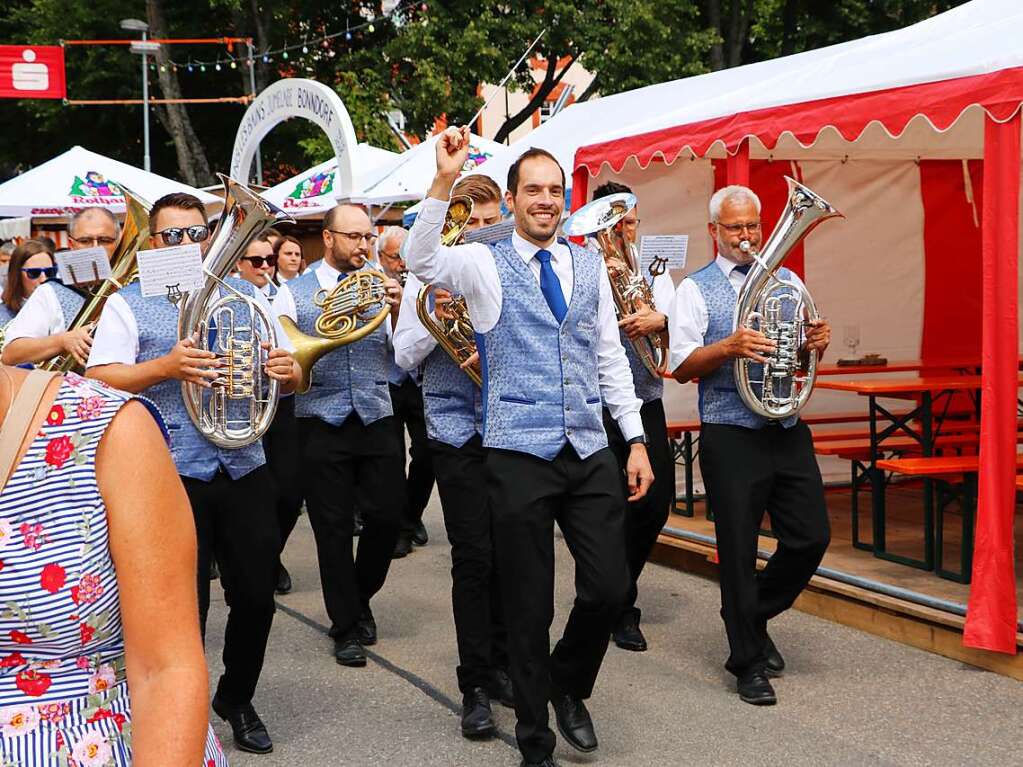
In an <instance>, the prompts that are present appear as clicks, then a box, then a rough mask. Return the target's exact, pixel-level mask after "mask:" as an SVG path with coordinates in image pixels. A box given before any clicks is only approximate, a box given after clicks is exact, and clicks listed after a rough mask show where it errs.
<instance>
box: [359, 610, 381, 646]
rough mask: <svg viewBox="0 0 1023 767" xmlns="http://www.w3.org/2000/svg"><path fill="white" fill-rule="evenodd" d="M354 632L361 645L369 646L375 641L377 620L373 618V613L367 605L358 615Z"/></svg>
mask: <svg viewBox="0 0 1023 767" xmlns="http://www.w3.org/2000/svg"><path fill="white" fill-rule="evenodd" d="M355 632H356V633H357V634H358V636H359V643H360V644H362V646H363V647H371V646H372V645H375V644H376V643H377V622H376V621H375V620H373V613H372V612H370V609H369V608H368V607H367V608H366V609H365V610H363V611H362V615H360V616H359V620H358V621H357V622H356V624H355Z"/></svg>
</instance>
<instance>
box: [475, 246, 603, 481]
mask: <svg viewBox="0 0 1023 767" xmlns="http://www.w3.org/2000/svg"><path fill="white" fill-rule="evenodd" d="M566 244H567V245H568V248H569V250H570V251H571V254H572V268H573V270H574V273H573V274H574V276H573V288H572V301H571V303H569V305H568V313H567V314H566V315H565V319H564V321H563V322H562V324H561V326H560V327H559V326H558V323H557V320H555V319H554V315H553V314H552V313H551V309H550V307H549V306H548V305H547V300H546V299H545V298H544V296H543V293H541V292H540V283H539V281H538V280H537V278H536V277H535V276H534V274H533V272H532V271H531V270H530V268H529V266H528V265H527V264H526V263H525V262H524V261H523V260H522V258H521V257H520V256H519V254H518V253H516V252H515V248H514V246H513V245H512V242H511V239H510V238H509V239H507V240H503V241H501V242H498V243H495V244H493V245H491V246H490V250H491V252H492V253H493V256H494V262H495V264H496V265H497V273H498V277H499V279H500V280H501V292H502V295H503V298H502V305H501V316H500V317H499V318H498V320H497V324H496V325H495V326H494V327H493V328H491V329H490V330H489V331H487V332H486V333H482V334H481V333H477V335H476V340H477V346H478V347H479V350H480V365H481V369H482V371H483V444H484V446H485V447H495V448H501V449H504V450H517V451H519V452H523V453H530V454H532V455H535V456H538V457H540V458H544V459H546V460H548V461H549V460H553V459H554V458H555V457H556V456H557V455H558V453H559V452H560V451H561V449H562V448H563V447H564V445H565V443H566V441H567V442H568V443H570V444H571V445H572V447H573V448H574V449H575V452H576V454H577V455H578V456H579V457H580V458H587V457H589V456H590V455H592V454H593V453H595V452H596V451H598V450H600V449H601V448H603V447H606V446H607V435H606V434H605V433H604V424H603V422H602V420H601V402H600V386H599V383H598V373H597V335H598V328H597V307H598V303H599V287H598V286H599V276H600V270H601V269H603V268H604V265H603V264H602V263H601V262H600V261H599V260H598V259H595V258H593V257H592V256H590V255H589V254H587V253H586V252H585V251H584V250H583V249H582V248H579V247H577V246H576V245H574V244H572V243H566Z"/></svg>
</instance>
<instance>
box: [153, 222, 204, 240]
mask: <svg viewBox="0 0 1023 767" xmlns="http://www.w3.org/2000/svg"><path fill="white" fill-rule="evenodd" d="M186 232H187V233H188V238H189V239H190V240H191V241H192V242H203V241H204V240H205V239H206V238H207V237H209V236H210V228H209V227H208V226H206V224H196V225H195V226H171V227H168V228H167V229H164V230H162V231H159V232H153V234H158V235H160V236H161V237H163V241H164V242H166V243H167V244H168V245H180V244H181V242H182V241H183V240H184V239H185V233H186Z"/></svg>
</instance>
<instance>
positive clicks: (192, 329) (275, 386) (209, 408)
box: [178, 175, 293, 448]
mask: <svg viewBox="0 0 1023 767" xmlns="http://www.w3.org/2000/svg"><path fill="white" fill-rule="evenodd" d="M220 180H221V181H222V182H223V184H224V192H225V194H224V200H225V203H224V213H223V215H221V217H220V222H219V223H218V224H217V228H216V230H215V231H214V232H213V235H212V237H211V239H210V246H209V248H208V249H207V250H206V256H205V258H204V259H203V271H204V272H205V274H206V282H205V284H204V285H203V287H202V288H201V289H200V290H196V291H193V292H190V293H186V294H185V295H184V296H183V299H182V302H181V304H180V314H179V315H178V338H179V339H184V338H188V337H191V336H194V337H195V338H196V343H195V345H196V348H199V349H203V350H206V351H212V352H214V353H215V354H216V355H217V357H218V358H219V359H220V362H221V365H222V368H221V369H222V370H223V373H222V375H221V377H220V378H219V379H218V380H216V381H214V382H213V386H212V387H210V388H207V387H204V386H200V385H197V384H193V383H189V382H187V381H182V383H181V395H182V397H183V398H184V400H185V409H186V410H187V411H188V416H189V418H191V419H192V423H194V424H195V427H196V428H197V429H198V430H199V432H200V433H201V434H202V435H203V436H204V437H206V439H208V440H209V441H210V442H212V443H213V444H215V445H217V446H218V447H224V448H239V447H244V446H245V445H248V444H251V443H252V442H255V441H256V440H257V439H259V438H260V437H262V436H263V433H264V432H265V431H266V430H267V429H268V428H269V427H270V422H271V421H273V417H274V413H275V412H276V411H277V399H278V395H279V391H280V384H279V382H278V381H276V380H274V379H272V378H270V377H269V376H265V375H264V368H265V367H266V361H267V351H266V350H265V349H264V348H263V344H264V343H268V344H269V346H270V348H271V349H273V348H275V347H276V346H277V334H276V332H275V330H274V320H273V317H272V316H270V315H269V314H268V313H267V312H266V310H265V309H263V307H262V306H260V305H259V304H258V303H256V302H255V301H253V300H252V299H251V298H249V297H248V296H246V295H245V294H244V293H241V292H240V291H238V290H235V289H234V288H233V287H231V285H229V284H228V283H227V282H225V278H226V277H227V275H228V274H229V273H230V272H231V271H232V270H234V268H235V264H237V262H238V259H239V258H241V256H242V254H244V253H245V248H247V247H248V245H249V243H250V242H251V241H252V240H253V239H255V238H256V237H257V236H259V234H261V233H262V232H263V231H264V230H266V229H267V228H269V227H271V226H273V225H274V224H278V223H282V222H293V219H291V218H290V217H289V216H288V214H287V213H285V212H284V211H282V210H280V209H279V208H277V206H275V205H273V204H271V203H270V202H268V201H267V200H265V199H263V198H262V197H260V196H259V195H258V194H256V193H255V192H253V191H252V190H251V189H249V188H248V187H246V186H245V185H244V184H240V183H239V182H237V181H235V180H233V179H230V178H228V177H227V176H224V175H220Z"/></svg>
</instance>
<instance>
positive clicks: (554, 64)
mask: <svg viewBox="0 0 1023 767" xmlns="http://www.w3.org/2000/svg"><path fill="white" fill-rule="evenodd" d="M575 59H576V57H575V56H574V55H573V56H572V58H570V59H569V61H568V63H567V64H566V65H565V66H564V67H562V68H561V71H560V72H559V71H558V56H556V55H555V56H552V57H550V58H548V59H547V71H546V72H545V73H544V78H543V81H542V82H541V83H540V84H539V86H538V87H537V89H536V92H535V93H534V94H533V97H532V98H531V99H530V100H529V102H528V103H527V104H526V105H525V106H524V107H523V108H522V109H520V110H519V111H518V112H516V113H515V114H514V115H512V116H511V117H509V118H508V119H507V120H505V121H504V125H502V126H501V128H500V130H498V131H497V133H496V134H495V135H494V141H496V142H497V143H498V144H500V143H501V142H502V141H504V140H505V139H506V138H508V136H510V135H511V132H512V131H513V130H515V129H516V128H518V127H519V126H520V125H522V123H524V122H525V121H526V120H527V119H529V117H530V116H531V115H532V114H533V112H535V111H536V110H537V109H539V108H540V106H541V105H542V104H543V103H544V102H545V101H546V100H547V97H548V96H549V95H551V91H553V90H554V89H555V88H556V87H557V86H558V83H560V82H561V79H562V78H563V77H564V76H565V73H566V72H568V70H569V69H571V67H572V65H573V64H574V63H575Z"/></svg>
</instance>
